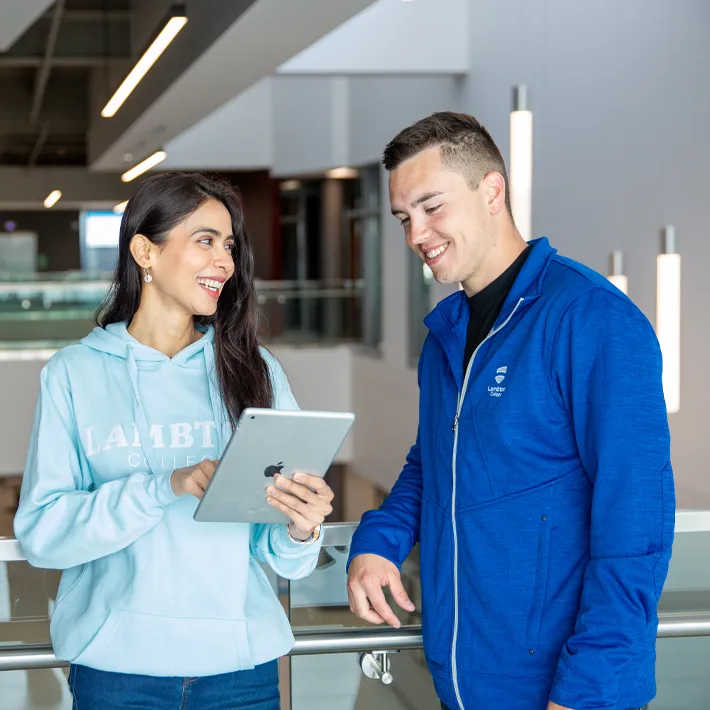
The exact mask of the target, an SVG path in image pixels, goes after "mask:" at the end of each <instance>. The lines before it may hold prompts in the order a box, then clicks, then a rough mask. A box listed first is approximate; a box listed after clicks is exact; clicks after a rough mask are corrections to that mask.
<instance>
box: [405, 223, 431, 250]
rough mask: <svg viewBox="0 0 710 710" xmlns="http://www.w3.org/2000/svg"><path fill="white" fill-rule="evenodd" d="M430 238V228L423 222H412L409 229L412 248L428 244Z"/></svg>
mask: <svg viewBox="0 0 710 710" xmlns="http://www.w3.org/2000/svg"><path fill="white" fill-rule="evenodd" d="M429 237H430V232H429V228H428V227H427V226H426V225H425V224H423V223H421V222H415V221H414V220H412V223H411V226H410V228H409V241H410V243H411V244H412V246H419V245H420V244H422V243H424V242H426V241H427V240H428V239H429Z"/></svg>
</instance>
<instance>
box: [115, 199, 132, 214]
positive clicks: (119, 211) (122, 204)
mask: <svg viewBox="0 0 710 710" xmlns="http://www.w3.org/2000/svg"><path fill="white" fill-rule="evenodd" d="M127 206H128V200H124V201H123V202H119V203H118V204H117V205H116V206H115V207H114V208H113V211H114V212H115V213H116V214H123V213H124V212H125V211H126V207H127Z"/></svg>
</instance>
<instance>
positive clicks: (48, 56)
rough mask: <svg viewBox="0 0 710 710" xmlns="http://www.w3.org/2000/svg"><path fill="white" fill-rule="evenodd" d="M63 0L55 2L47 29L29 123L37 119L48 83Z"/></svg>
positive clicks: (62, 10)
mask: <svg viewBox="0 0 710 710" xmlns="http://www.w3.org/2000/svg"><path fill="white" fill-rule="evenodd" d="M64 2H65V0H57V4H56V5H55V6H54V14H53V15H52V24H51V26H50V28H49V38H48V39H47V49H46V51H45V53H44V61H43V62H42V65H41V66H40V68H39V71H38V73H37V81H36V82H35V93H34V98H33V100H32V109H31V110H30V122H32V123H36V122H37V120H38V119H39V112H40V111H41V109H42V101H44V92H45V90H46V88H47V82H48V81H49V74H50V72H51V71H52V57H53V56H54V48H55V47H56V45H57V35H58V34H59V25H60V24H61V22H62V13H63V12H64Z"/></svg>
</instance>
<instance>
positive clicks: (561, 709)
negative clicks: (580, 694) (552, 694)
mask: <svg viewBox="0 0 710 710" xmlns="http://www.w3.org/2000/svg"><path fill="white" fill-rule="evenodd" d="M547 710H572V708H568V707H565V706H564V705H558V704H557V703H553V702H552V700H550V702H549V703H547Z"/></svg>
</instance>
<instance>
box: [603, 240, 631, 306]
mask: <svg viewBox="0 0 710 710" xmlns="http://www.w3.org/2000/svg"><path fill="white" fill-rule="evenodd" d="M610 261H611V265H610V269H609V276H608V277H607V278H608V279H609V281H611V282H612V283H613V284H614V286H616V288H618V289H619V291H621V293H625V294H626V295H627V296H628V295H629V279H628V277H627V276H626V275H625V274H624V253H623V252H621V251H619V250H618V249H617V250H616V251H613V252H612V253H611V259H610Z"/></svg>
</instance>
